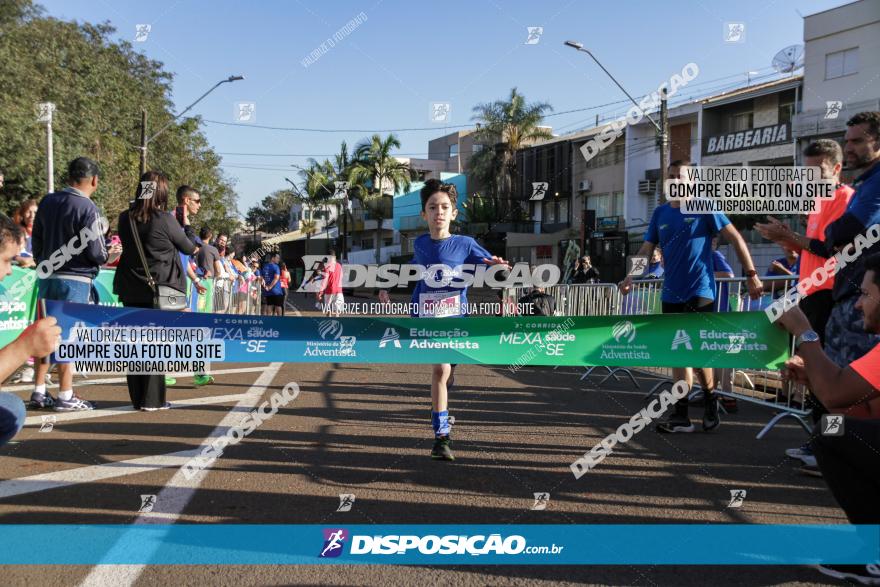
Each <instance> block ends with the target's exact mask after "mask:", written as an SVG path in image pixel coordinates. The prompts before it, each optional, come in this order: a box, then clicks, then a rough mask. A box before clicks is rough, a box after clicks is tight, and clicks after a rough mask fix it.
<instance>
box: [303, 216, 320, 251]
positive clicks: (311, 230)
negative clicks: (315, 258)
mask: <svg viewBox="0 0 880 587" xmlns="http://www.w3.org/2000/svg"><path fill="white" fill-rule="evenodd" d="M299 231H300V232H302V233H303V234H305V235H306V254H308V253H309V241H310V240H311V239H312V235H313V234H315V233H316V232H317V231H318V223H317V222H315V221H314V220H305V219H303V220H302V221H301V222H300V223H299Z"/></svg>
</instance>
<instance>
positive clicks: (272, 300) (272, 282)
mask: <svg viewBox="0 0 880 587" xmlns="http://www.w3.org/2000/svg"><path fill="white" fill-rule="evenodd" d="M280 259H281V257H280V256H279V255H278V253H273V254H272V255H271V256H270V257H269V262H268V263H266V264H265V265H263V315H264V316H280V315H281V306H282V305H283V304H284V291H282V289H281V269H280V268H279V267H278V261H279V260H280Z"/></svg>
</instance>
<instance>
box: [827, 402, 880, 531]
mask: <svg viewBox="0 0 880 587" xmlns="http://www.w3.org/2000/svg"><path fill="white" fill-rule="evenodd" d="M843 431H844V434H843V436H821V435H819V436H816V437H815V438H814V439H813V442H812V446H813V452H814V454H815V455H816V461H817V462H818V464H819V469H820V470H821V471H822V476H823V477H824V478H825V482H826V483H828V487H829V489H831V493H832V494H834V499H836V500H837V503H838V504H840V507H841V508H843V511H844V512H846V517H847V518H848V519H849V521H850V522H851V523H853V524H880V499H878V496H880V420H856V419H855V418H845V420H844V425H843ZM817 434H818V432H817Z"/></svg>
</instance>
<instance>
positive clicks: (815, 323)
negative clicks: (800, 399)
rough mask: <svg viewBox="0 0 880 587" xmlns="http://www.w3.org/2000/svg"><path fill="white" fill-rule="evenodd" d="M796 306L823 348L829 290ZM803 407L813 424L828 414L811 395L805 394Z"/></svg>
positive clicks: (814, 294)
mask: <svg viewBox="0 0 880 587" xmlns="http://www.w3.org/2000/svg"><path fill="white" fill-rule="evenodd" d="M798 305H799V306H800V308H801V311H802V312H803V313H804V315H805V316H806V317H807V320H809V321H810V326H812V328H813V330H815V331H816V334H818V335H819V342H820V343H821V344H822V346H823V347H824V346H825V325H826V324H828V317H829V316H831V307H832V306H833V305H834V300H833V299H832V297H831V290H830V289H823V290H820V291H817V292H815V293H811V294H810V295H808V296H805V297H803V298H801V301H800V303H799V304H798ZM805 406H806V407H808V408H811V414H810V415H811V416H812V418H813V422H818V421H819V419H820V418H821V417H822V414H826V413H828V410H826V409H825V406H823V405H822V404H821V403H820V402H819V400H818V399H816V397H815V396H814V395H813V394H812V393H808V394H807V397H806V401H805Z"/></svg>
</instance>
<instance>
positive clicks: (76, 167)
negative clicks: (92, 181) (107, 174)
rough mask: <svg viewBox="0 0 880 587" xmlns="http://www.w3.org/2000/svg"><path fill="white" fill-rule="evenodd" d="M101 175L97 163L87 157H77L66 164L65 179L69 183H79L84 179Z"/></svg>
mask: <svg viewBox="0 0 880 587" xmlns="http://www.w3.org/2000/svg"><path fill="white" fill-rule="evenodd" d="M96 175H98V176H100V175H101V170H100V169H99V168H98V164H97V163H95V162H94V161H92V160H91V159H89V158H88V157H77V158H76V159H74V160H73V161H71V162H70V165H68V166H67V179H68V181H70V183H79V182H81V181H82V180H84V179H89V178H90V177H95V176H96Z"/></svg>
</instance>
